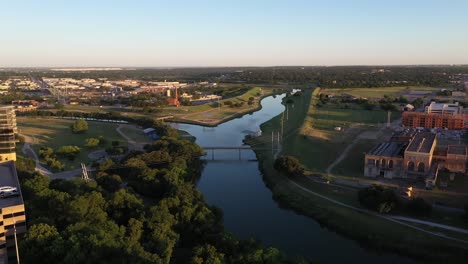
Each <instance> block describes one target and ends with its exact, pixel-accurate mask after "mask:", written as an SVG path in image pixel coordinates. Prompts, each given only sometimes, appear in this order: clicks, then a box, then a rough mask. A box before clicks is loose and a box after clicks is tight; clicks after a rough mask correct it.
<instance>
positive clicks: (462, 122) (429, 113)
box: [401, 102, 468, 129]
mask: <svg viewBox="0 0 468 264" xmlns="http://www.w3.org/2000/svg"><path fill="white" fill-rule="evenodd" d="M401 121H402V123H403V125H404V126H406V127H424V128H446V129H464V128H468V114H464V113H463V107H462V106H460V105H459V104H458V103H455V104H438V103H435V102H431V104H429V105H428V106H426V107H425V110H424V113H423V112H403V115H402V118H401Z"/></svg>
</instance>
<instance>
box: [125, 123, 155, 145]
mask: <svg viewBox="0 0 468 264" xmlns="http://www.w3.org/2000/svg"><path fill="white" fill-rule="evenodd" d="M120 131H122V133H124V134H125V135H126V136H127V137H129V138H131V139H132V140H133V141H135V142H137V143H140V144H149V143H151V140H150V138H149V137H148V136H147V135H145V133H143V129H141V128H139V127H137V126H135V125H133V124H125V125H121V128H120Z"/></svg>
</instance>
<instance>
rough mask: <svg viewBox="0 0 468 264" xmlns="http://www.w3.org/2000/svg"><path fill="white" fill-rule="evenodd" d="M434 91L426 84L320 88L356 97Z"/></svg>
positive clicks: (324, 90) (328, 92) (373, 97)
mask: <svg viewBox="0 0 468 264" xmlns="http://www.w3.org/2000/svg"><path fill="white" fill-rule="evenodd" d="M410 90H411V91H435V90H437V88H434V87H426V86H422V87H419V86H398V87H378V88H377V87H375V88H346V89H322V92H323V93H325V94H334V95H339V94H349V95H353V96H356V97H365V98H369V99H370V98H372V99H376V98H379V99H380V98H383V96H384V95H391V96H397V95H399V94H401V93H402V92H405V91H410Z"/></svg>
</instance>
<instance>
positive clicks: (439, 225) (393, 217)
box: [288, 179, 468, 244]
mask: <svg viewBox="0 0 468 264" xmlns="http://www.w3.org/2000/svg"><path fill="white" fill-rule="evenodd" d="M288 181H289V182H290V183H291V184H293V185H294V186H296V187H298V188H299V189H301V190H303V191H305V192H307V193H309V194H312V195H314V196H317V197H320V198H322V199H324V200H327V201H329V202H331V203H334V204H337V205H340V206H343V207H346V208H348V209H351V210H354V211H357V212H360V213H364V214H368V215H372V216H375V217H378V218H382V219H385V220H388V221H390V222H394V223H397V224H400V225H403V226H406V227H409V228H411V229H415V230H418V231H421V232H424V233H426V234H430V235H434V236H437V237H441V238H445V239H448V240H452V241H455V242H460V243H463V244H468V241H467V240H463V239H458V238H454V237H450V236H447V235H445V234H442V233H438V232H432V231H428V230H425V229H423V228H419V227H416V226H413V225H410V224H407V223H404V222H402V221H400V220H402V219H399V218H400V217H398V216H391V215H388V216H387V215H382V214H377V213H374V212H372V211H369V210H366V209H363V208H358V207H355V206H352V205H349V204H345V203H343V202H340V201H337V200H335V199H332V198H329V197H327V196H324V195H322V194H319V193H316V192H314V191H311V190H309V189H307V188H305V187H304V186H302V185H300V184H298V183H296V182H294V181H292V180H290V179H288ZM408 219H411V221H412V220H417V221H419V220H418V219H413V218H406V217H405V221H409V220H408ZM412 222H414V221H412ZM422 222H424V224H427V225H430V226H433V227H439V228H443V229H447V230H451V231H455V232H459V231H457V230H458V229H459V228H456V227H452V226H446V225H441V224H437V223H432V222H426V221H422ZM460 230H463V232H462V233H464V232H465V231H466V232H468V230H464V229H460Z"/></svg>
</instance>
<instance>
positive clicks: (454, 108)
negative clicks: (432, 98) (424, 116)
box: [424, 102, 463, 115]
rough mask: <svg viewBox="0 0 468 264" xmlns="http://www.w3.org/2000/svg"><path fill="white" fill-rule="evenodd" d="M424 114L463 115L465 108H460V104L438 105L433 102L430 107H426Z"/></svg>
mask: <svg viewBox="0 0 468 264" xmlns="http://www.w3.org/2000/svg"><path fill="white" fill-rule="evenodd" d="M424 112H425V113H428V114H450V115H456V114H461V113H463V107H462V106H460V105H459V104H458V102H456V103H454V104H438V103H436V102H431V103H430V104H429V105H428V106H426V108H425V110H424Z"/></svg>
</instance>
